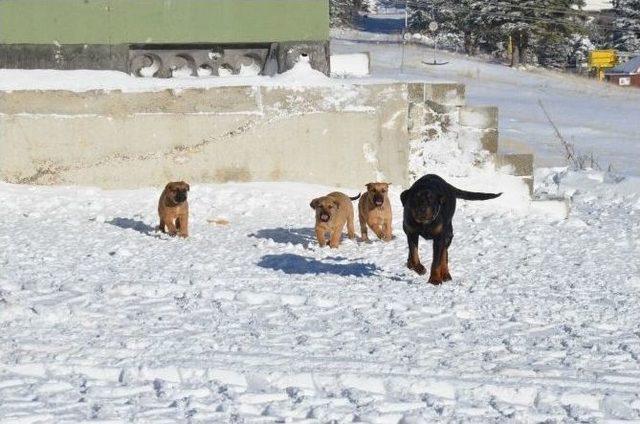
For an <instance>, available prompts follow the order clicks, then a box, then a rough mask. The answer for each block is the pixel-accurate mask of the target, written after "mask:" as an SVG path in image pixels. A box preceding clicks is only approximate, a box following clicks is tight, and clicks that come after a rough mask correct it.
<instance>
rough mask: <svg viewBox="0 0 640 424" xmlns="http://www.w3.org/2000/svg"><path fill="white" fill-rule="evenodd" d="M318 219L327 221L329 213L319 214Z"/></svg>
mask: <svg viewBox="0 0 640 424" xmlns="http://www.w3.org/2000/svg"><path fill="white" fill-rule="evenodd" d="M320 220H321V221H324V222H327V221H328V220H329V214H327V213H322V214H320Z"/></svg>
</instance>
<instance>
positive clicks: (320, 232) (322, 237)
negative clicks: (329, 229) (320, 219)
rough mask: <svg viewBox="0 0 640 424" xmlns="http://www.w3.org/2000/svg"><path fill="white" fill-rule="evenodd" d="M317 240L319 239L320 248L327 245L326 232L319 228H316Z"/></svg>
mask: <svg viewBox="0 0 640 424" xmlns="http://www.w3.org/2000/svg"><path fill="white" fill-rule="evenodd" d="M316 239H318V244H319V245H320V247H325V246H326V245H327V240H326V239H325V231H324V230H323V229H321V228H319V227H316Z"/></svg>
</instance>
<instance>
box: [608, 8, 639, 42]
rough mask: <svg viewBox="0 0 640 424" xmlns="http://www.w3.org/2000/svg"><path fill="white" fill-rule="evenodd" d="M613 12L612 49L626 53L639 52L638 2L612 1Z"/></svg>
mask: <svg viewBox="0 0 640 424" xmlns="http://www.w3.org/2000/svg"><path fill="white" fill-rule="evenodd" d="M613 10H614V13H615V20H614V28H615V29H614V33H613V45H614V47H615V48H616V49H618V50H622V51H627V52H640V0H613Z"/></svg>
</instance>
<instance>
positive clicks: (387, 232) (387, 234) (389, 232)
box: [383, 220, 393, 241]
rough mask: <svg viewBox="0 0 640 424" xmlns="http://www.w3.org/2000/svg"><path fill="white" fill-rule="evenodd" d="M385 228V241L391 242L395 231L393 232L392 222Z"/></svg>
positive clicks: (385, 225)
mask: <svg viewBox="0 0 640 424" xmlns="http://www.w3.org/2000/svg"><path fill="white" fill-rule="evenodd" d="M383 228H384V238H383V240H384V241H391V239H392V238H393V231H392V230H391V220H389V221H387V222H385V223H384V225H383Z"/></svg>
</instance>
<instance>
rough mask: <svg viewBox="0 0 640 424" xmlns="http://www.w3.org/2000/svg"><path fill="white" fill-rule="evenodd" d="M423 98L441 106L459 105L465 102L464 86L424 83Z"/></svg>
mask: <svg viewBox="0 0 640 424" xmlns="http://www.w3.org/2000/svg"><path fill="white" fill-rule="evenodd" d="M424 100H425V101H428V102H432V103H436V104H439V105H442V106H449V107H452V106H453V107H459V106H464V104H465V88H464V85H462V84H453V83H431V84H424Z"/></svg>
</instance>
